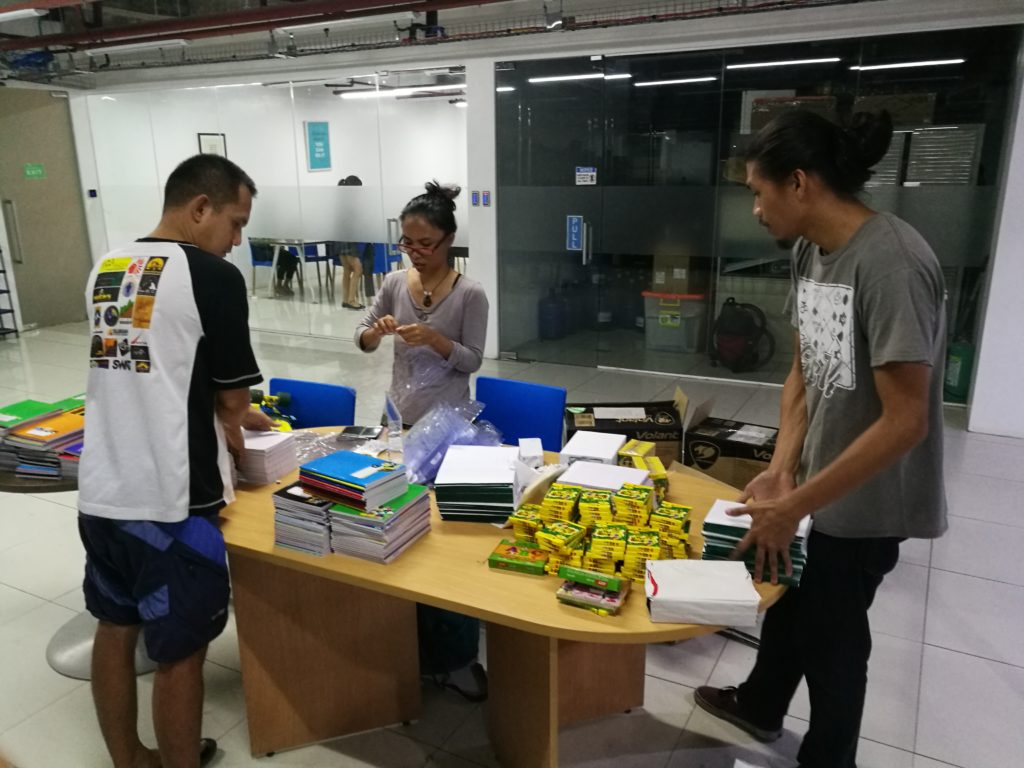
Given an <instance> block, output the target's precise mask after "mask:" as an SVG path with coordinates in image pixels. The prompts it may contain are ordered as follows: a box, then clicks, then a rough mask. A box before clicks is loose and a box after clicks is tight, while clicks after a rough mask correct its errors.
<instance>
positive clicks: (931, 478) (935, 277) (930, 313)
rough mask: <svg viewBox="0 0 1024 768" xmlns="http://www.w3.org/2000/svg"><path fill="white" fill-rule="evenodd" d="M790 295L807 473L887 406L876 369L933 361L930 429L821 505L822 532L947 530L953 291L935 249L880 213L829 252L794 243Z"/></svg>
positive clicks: (928, 533)
mask: <svg viewBox="0 0 1024 768" xmlns="http://www.w3.org/2000/svg"><path fill="white" fill-rule="evenodd" d="M790 303H791V307H792V322H793V325H794V326H795V327H796V328H797V329H798V330H799V332H800V364H801V368H802V369H803V377H804V384H805V387H806V393H807V436H806V439H805V440H804V446H803V455H802V457H801V469H800V480H801V481H802V480H804V479H806V478H808V477H812V476H814V475H815V474H817V473H818V472H819V471H821V470H822V469H823V468H824V467H826V466H828V464H830V463H831V462H832V461H833V460H835V459H836V457H838V456H839V454H840V453H842V452H843V451H844V450H845V449H846V448H847V446H849V445H850V443H852V442H853V441H854V440H855V439H856V438H857V437H858V436H859V435H860V434H861V433H862V432H864V430H866V429H867V428H868V427H869V426H871V424H872V423H873V422H874V421H875V420H876V419H877V418H878V417H879V415H880V414H881V401H880V399H879V396H878V392H877V390H876V388H875V382H874V377H873V371H872V369H873V368H875V367H877V366H881V365H884V364H886V363H895V362H904V363H924V364H926V365H929V366H931V369H932V370H931V379H930V385H929V404H928V405H929V408H928V414H929V416H928V419H929V430H928V436H927V437H926V438H925V439H924V440H923V441H922V442H921V443H919V444H918V445H916V446H915V447H914V448H912V449H911V450H910V451H909V452H908V453H906V454H904V455H903V456H902V457H901V458H900V459H899V460H897V461H896V463H894V464H893V465H891V466H890V467H888V468H887V469H884V470H883V471H882V472H880V473H879V474H877V475H875V476H874V477H873V478H871V479H870V480H868V481H867V482H866V483H864V484H863V485H861V486H860V487H859V488H857V489H856V490H854V491H852V492H851V493H849V494H847V495H846V496H844V497H843V498H841V499H839V500H838V501H835V502H833V503H831V504H829V505H827V506H825V507H823V508H822V509H820V510H818V511H817V512H816V513H815V514H814V527H815V529H816V530H818V531H821V532H822V533H826V534H829V535H830V536H838V537H842V538H867V537H876V536H896V537H904V538H909V537H916V538H934V537H937V536H940V535H942V533H943V532H944V531H945V530H946V497H945V491H944V488H943V479H942V444H943V438H942V431H943V421H942V382H943V364H944V359H945V346H946V289H945V285H944V282H943V278H942V270H941V268H940V267H939V263H938V260H937V259H936V258H935V254H934V253H933V252H932V250H931V248H930V247H929V246H928V244H927V243H926V242H925V241H924V239H923V238H922V237H921V235H919V234H918V233H917V231H915V230H914V229H913V227H911V226H910V225H909V224H907V223H906V222H904V221H902V220H900V219H898V218H897V217H895V216H893V215H891V214H888V213H879V214H876V215H874V216H872V217H871V218H870V219H868V220H867V221H866V222H865V223H864V224H863V225H861V227H860V229H858V230H857V232H856V233H855V234H854V236H853V237H852V238H850V240H849V242H847V243H846V245H844V246H843V247H842V248H840V249H838V250H836V251H834V252H832V253H829V254H823V253H822V252H821V250H820V249H819V248H818V247H817V246H816V245H814V244H813V243H810V242H808V241H805V240H801V241H800V242H798V243H797V245H796V247H795V249H794V257H793V294H791V296H790Z"/></svg>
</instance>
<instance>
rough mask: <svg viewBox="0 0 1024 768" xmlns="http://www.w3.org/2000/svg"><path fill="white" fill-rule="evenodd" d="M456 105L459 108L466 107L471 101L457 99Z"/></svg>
mask: <svg viewBox="0 0 1024 768" xmlns="http://www.w3.org/2000/svg"><path fill="white" fill-rule="evenodd" d="M455 106H456V107H458V108H459V109H465V108H466V107H468V106H469V102H466V101H456V102H455Z"/></svg>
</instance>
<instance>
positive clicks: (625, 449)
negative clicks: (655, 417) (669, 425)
mask: <svg viewBox="0 0 1024 768" xmlns="http://www.w3.org/2000/svg"><path fill="white" fill-rule="evenodd" d="M656 447H657V446H655V445H654V443H650V442H648V441H646V440H627V441H626V442H625V443H624V444H623V446H622V447H621V448H620V449H619V465H620V466H623V467H632V466H635V465H634V464H633V461H632V458H633V457H634V456H635V457H638V458H641V459H645V458H647V457H648V456H653V455H654V451H655V449H656ZM639 468H640V469H645V468H646V467H639Z"/></svg>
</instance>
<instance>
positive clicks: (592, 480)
mask: <svg viewBox="0 0 1024 768" xmlns="http://www.w3.org/2000/svg"><path fill="white" fill-rule="evenodd" d="M558 482H559V483H562V484H563V485H578V486H580V487H581V488H597V489H600V490H603V491H617V490H619V489H620V488H621V487H622V486H623V485H625V484H626V483H631V484H633V485H652V482H651V475H650V473H649V472H648V471H647V470H646V469H636V468H634V467H620V466H619V465H617V464H599V463H597V462H594V461H575V462H573V463H572V465H571V466H570V467H569V468H568V469H567V470H565V472H563V473H562V474H561V476H560V477H559V478H558Z"/></svg>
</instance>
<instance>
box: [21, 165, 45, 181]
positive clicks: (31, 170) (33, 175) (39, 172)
mask: <svg viewBox="0 0 1024 768" xmlns="http://www.w3.org/2000/svg"><path fill="white" fill-rule="evenodd" d="M25 178H26V179H45V178H46V168H44V167H43V164H42V163H25Z"/></svg>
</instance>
